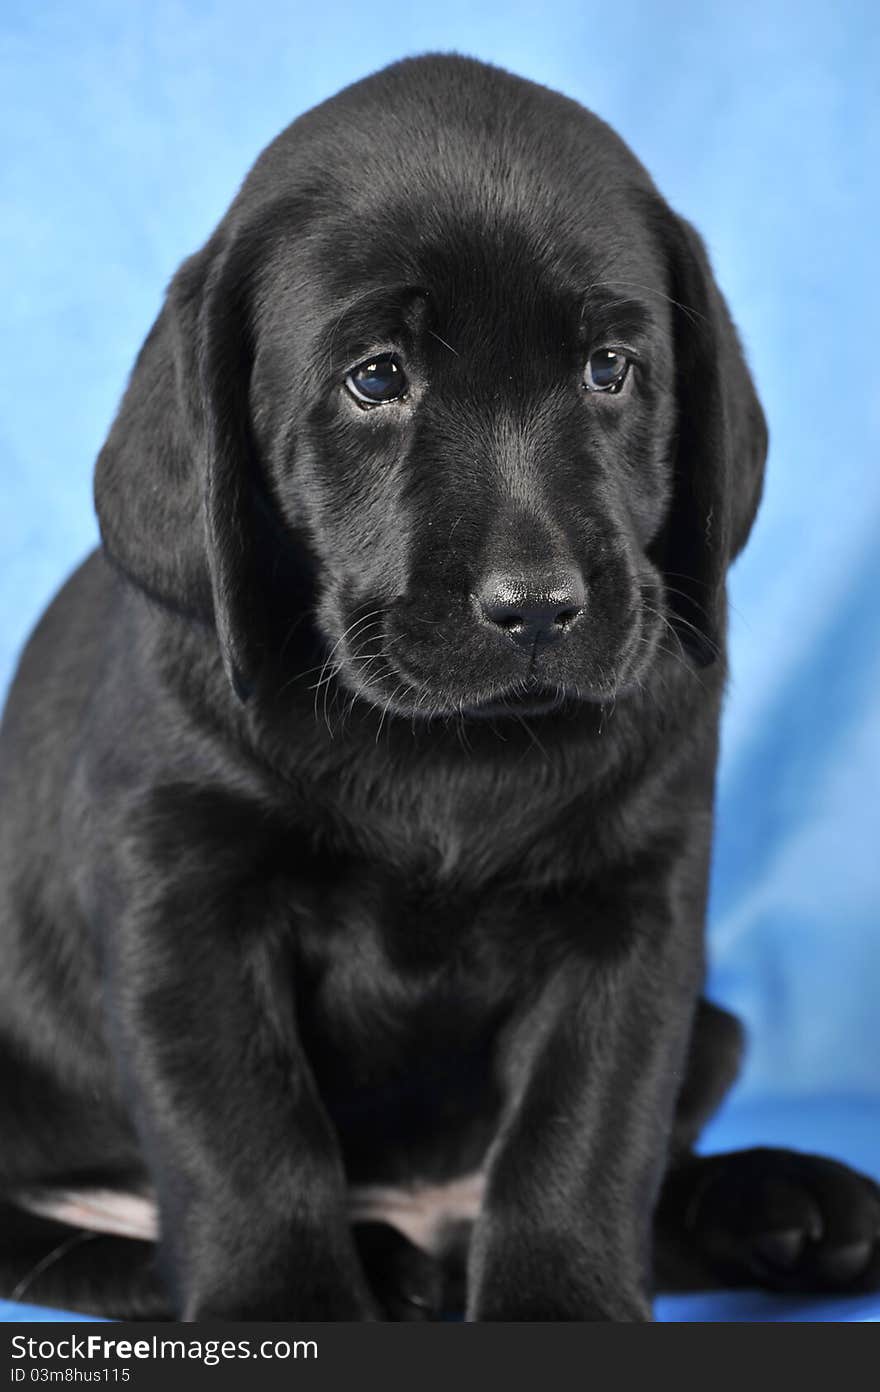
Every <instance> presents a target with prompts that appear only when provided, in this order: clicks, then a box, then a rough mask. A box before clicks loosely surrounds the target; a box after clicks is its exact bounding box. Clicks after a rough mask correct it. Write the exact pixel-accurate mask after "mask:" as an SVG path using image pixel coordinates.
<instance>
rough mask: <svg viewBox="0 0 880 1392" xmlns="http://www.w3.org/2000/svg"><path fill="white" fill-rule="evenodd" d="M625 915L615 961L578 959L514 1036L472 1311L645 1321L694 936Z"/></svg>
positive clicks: (475, 1264)
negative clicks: (654, 1227) (654, 1223)
mask: <svg viewBox="0 0 880 1392" xmlns="http://www.w3.org/2000/svg"><path fill="white" fill-rule="evenodd" d="M618 912H619V913H621V914H623V910H618ZM626 913H627V914H628V917H627V916H626V915H624V916H622V917H621V918H620V920H619V921H620V938H619V941H620V944H621V946H620V950H619V952H618V953H617V954H616V955H615V956H614V958H613V959H608V958H606V959H605V960H601V959H597V960H594V961H589V960H584V958H583V957H582V956H580V955H578V957H577V958H575V957H574V955H573V954H572V955H571V956H570V958H569V960H567V961H565V962H564V964H563V965H562V966H561V967H560V968H559V969H558V970H557V972H556V973H555V975H554V977H553V979H552V980H551V981H550V982H549V984H548V986H547V988H546V990H545V991H544V992H543V994H542V995H541V997H540V999H539V1000H538V1002H537V1003H536V1005H535V1006H534V1008H533V1009H532V1010H531V1011H530V1013H529V1014H528V1016H527V1018H526V1019H525V1020H523V1021H522V1022H521V1025H520V1027H519V1028H518V1029H517V1030H516V1031H515V1032H514V1033H513V1034H512V1036H511V1039H510V1042H509V1045H508V1048H507V1058H506V1070H507V1074H508V1078H509V1084H510V1100H509V1105H508V1109H507V1114H506V1120H505V1123H504V1125H503V1127H502V1130H501V1133H500V1135H499V1139H498V1141H497V1143H496V1145H495V1147H494V1150H493V1155H492V1158H491V1162H490V1166H489V1175H488V1183H487V1190H486V1197H485V1201H484V1206H483V1211H482V1213H481V1215H480V1218H479V1219H478V1221H477V1225H476V1228H475V1232H474V1239H473V1244H472V1256H471V1270H470V1277H469V1288H470V1299H469V1309H468V1318H469V1319H472V1320H481V1321H484V1320H518V1321H522V1320H576V1321H584V1320H614V1321H624V1322H626V1321H642V1320H649V1319H650V1318H651V1306H650V1298H649V1289H650V1283H651V1230H652V1216H653V1211H654V1206H655V1203H656V1197H657V1193H658V1190H659V1186H660V1182H661V1179H662V1175H663V1171H664V1168H665V1165H666V1159H667V1148H668V1140H669V1134H670V1129H671V1126H672V1118H673V1112H674V1106H675V1099H676V1095H677V1092H678V1089H679V1087H680V1084H681V1077H682V1069H683V1059H684V1056H685V1051H686V1047H687V1041H688V1037H689V1032H690V1026H691V1018H692V1013H693V1008H694V1005H695V1002H696V997H697V992H698V989H699V980H700V974H701V950H700V938H701V934H700V933H699V932H698V931H696V930H695V929H693V928H689V927H688V926H686V925H685V924H683V923H681V922H679V921H677V920H676V918H675V917H674V916H673V915H666V916H661V917H660V919H659V920H658V919H657V916H656V915H655V914H654V913H653V911H652V913H651V914H650V915H649V916H648V918H647V919H646V917H645V915H644V914H641V913H639V912H638V911H637V909H636V908H635V907H632V908H630V909H628V910H627V911H626ZM652 920H653V921H652ZM697 921H699V920H697Z"/></svg>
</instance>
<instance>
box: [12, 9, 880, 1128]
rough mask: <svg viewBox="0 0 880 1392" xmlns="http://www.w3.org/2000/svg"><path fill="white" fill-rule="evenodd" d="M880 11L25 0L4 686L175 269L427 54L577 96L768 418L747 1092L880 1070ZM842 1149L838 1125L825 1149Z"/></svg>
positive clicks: (727, 772)
mask: <svg viewBox="0 0 880 1392" xmlns="http://www.w3.org/2000/svg"><path fill="white" fill-rule="evenodd" d="M878 16H880V9H878V7H877V5H876V4H875V3H874V0H865V3H864V4H859V3H857V2H856V0H839V3H837V4H835V5H834V6H833V7H828V6H827V5H824V4H819V3H811V0H799V3H791V4H785V3H773V0H769V3H768V2H767V0H765V3H754V0H739V3H737V4H733V3H729V0H727V3H706V0H702V3H681V0H679V3H677V4H676V5H674V6H670V5H668V4H665V3H661V0H625V3H613V2H612V0H603V2H602V3H598V0H555V2H554V3H553V4H552V5H550V4H546V5H537V4H534V5H528V4H523V3H519V0H485V3H483V4H481V5H475V4H474V2H473V0H446V3H444V4H443V5H441V6H436V7H434V6H430V5H427V4H421V5H414V4H409V3H407V0H395V3H391V4H387V5H379V6H376V5H369V4H365V3H363V0H360V3H353V0H336V3H335V4H334V5H333V6H332V7H330V6H322V5H316V4H312V3H310V4H308V5H306V4H296V3H288V4H282V3H280V0H262V2H261V0H257V2H256V3H252V4H249V5H245V4H241V3H240V0H127V3H125V4H122V5H120V4H119V3H118V0H80V2H79V3H78V4H75V5H72V4H70V3H67V0H4V4H3V7H2V14H0V45H2V47H0V64H2V71H0V120H2V127H0V128H2V131H3V136H2V152H0V161H2V171H0V172H2V177H0V205H2V213H0V303H2V318H3V322H4V331H3V333H2V335H0V433H2V434H0V556H2V571H0V682H5V680H6V679H7V677H8V675H9V673H10V672H11V669H12V664H13V662H14V659H15V654H16V652H17V650H18V648H19V646H20V644H21V642H22V640H23V638H24V637H25V635H26V633H27V631H28V629H29V627H30V625H31V623H32V622H33V620H34V619H35V617H36V616H37V614H38V612H39V611H40V609H41V608H42V606H43V605H44V604H45V602H46V601H47V599H48V598H49V596H50V595H51V593H52V592H53V590H54V589H55V588H56V586H57V584H58V582H59V581H60V580H61V578H62V577H63V576H64V575H65V573H66V572H67V571H68V570H69V569H70V568H71V567H72V566H73V565H74V563H75V562H76V561H78V560H79V558H80V557H81V556H82V555H83V554H84V553H85V552H86V551H87V550H88V549H89V548H90V547H91V545H92V544H93V542H94V540H95V536H96V528H95V523H94V519H93V515H92V510H91V495H90V474H91V469H92V462H93V459H94V456H95V453H96V451H97V449H98V448H99V446H100V443H101V440H102V437H103V435H104V433H105V431H106V428H107V425H108V422H109V420H110V418H111V415H112V412H113V410H114V406H115V404H116V401H117V399H118V397H119V395H120V392H121V390H122V387H123V383H124V380H125V376H126V373H127V371H128V369H129V367H130V365H131V363H132V360H133V358H134V354H135V352H136V350H137V348H138V346H139V344H140V342H141V340H142V338H143V336H144V334H145V332H146V330H147V328H148V327H149V324H150V322H151V320H152V318H153V316H154V314H155V312H156V309H157V306H158V303H159V298H160V294H161V291H162V289H163V286H164V285H165V283H166V282H167V280H168V279H169V277H170V275H171V273H172V272H173V270H174V268H175V266H176V265H177V263H178V262H179V261H180V259H181V258H182V257H183V256H184V255H185V254H187V253H188V252H190V251H192V250H194V249H195V248H196V247H197V246H199V245H200V244H201V242H202V241H203V240H204V239H205V237H206V236H207V234H208V233H209V232H210V230H211V228H212V227H213V225H214V223H215V222H216V220H217V219H218V218H219V216H220V215H221V213H222V212H223V210H224V208H225V207H226V205H227V203H228V201H229V199H230V196H231V195H232V193H233V192H234V190H235V187H236V185H237V183H238V182H239V180H240V179H241V177H242V176H243V174H244V172H245V170H246V168H247V167H248V165H249V164H250V163H251V161H252V160H253V158H254V157H255V156H256V154H257V152H258V151H259V150H260V149H261V147H262V146H263V145H264V144H265V143H266V141H267V140H268V139H269V138H270V137H271V136H273V135H275V133H276V132H277V131H278V130H279V129H280V128H281V127H282V126H283V125H285V124H286V123H287V122H288V121H289V120H291V119H292V118H293V117H294V116H296V115H297V114H298V113H299V112H301V111H303V110H304V109H305V108H306V107H308V106H310V105H312V104H313V103H314V102H316V101H318V100H320V99H322V98H323V97H326V96H328V95H329V94H330V93H332V92H333V91H335V90H336V89H337V88H339V87H340V86H342V85H344V84H345V83H347V82H349V81H351V80H353V79H355V78H357V77H359V76H361V75H363V74H364V73H366V72H368V71H370V70H371V69H374V68H377V67H380V66H382V65H383V64H384V63H386V62H388V61H389V60H391V59H393V58H396V57H400V56H402V55H404V54H407V53H414V52H420V51H425V50H428V49H451V48H455V49H458V50H459V51H463V52H467V53H471V54H474V55H475V56H477V57H481V58H485V59H488V60H490V61H493V62H496V63H499V64H501V65H503V66H507V67H510V68H512V69H514V70H515V71H518V72H520V73H523V74H524V75H526V76H529V77H531V78H534V79H537V80H538V81H540V82H545V83H548V84H550V85H552V86H556V87H560V88H561V89H563V90H564V91H566V92H568V93H569V94H570V95H572V96H574V97H576V98H578V99H579V100H581V101H583V102H584V103H585V104H587V105H588V106H591V107H593V108H594V109H595V110H597V111H598V112H599V113H600V114H601V115H602V116H604V117H605V118H606V119H607V120H609V121H610V122H611V123H612V124H613V125H614V126H616V127H617V129H618V130H620V132H621V133H622V134H623V135H624V137H625V138H626V139H627V140H628V141H629V142H630V143H631V144H632V146H633V147H634V149H635V150H636V151H637V153H638V154H639V155H640V156H641V158H642V159H643V160H644V161H645V163H646V164H647V165H648V167H649V169H650V170H651V171H652V173H653V174H654V176H655V178H656V179H657V181H658V183H659V185H660V187H661V188H662V189H663V191H664V192H665V193H666V195H667V197H668V198H669V199H670V201H671V202H672V203H673V204H674V206H676V207H677V208H678V209H680V210H681V211H682V212H684V213H686V214H687V215H688V216H689V217H690V218H691V219H692V220H693V221H695V222H696V223H697V225H698V226H699V227H700V228H701V230H702V231H703V233H704V235H705V237H706V239H707V241H708V244H709V247H710V250H711V252H712V255H713V258H714V262H715V266H716V268H717V272H718V276H719V279H720V281H721V283H722V285H723V287H724V289H725V291H726V292H727V295H728V297H729V299H730V302H731V304H732V306H733V309H734V313H735V316H736V318H737V320H738V322H739V324H740V325H741V328H742V331H743V336H744V339H745V342H746V345H747V347H748V350H749V354H750V357H751V361H752V363H753V366H754V370H755V373H756V376H757V380H758V383H759V385H760V389H761V393H762V396H763V399H764V402H765V404H766V407H767V413H768V416H769V419H770V425H771V433H772V440H773V445H772V455H771V460H770V474H769V482H768V489H767V496H766V501H765V504H764V507H763V511H762V513H761V517H760V521H759V524H758V526H757V529H756V532H755V534H754V536H753V539H752V542H751V545H750V547H749V550H748V552H747V554H746V556H745V558H744V559H743V560H742V561H741V562H740V563H739V565H738V566H737V568H736V571H735V575H734V579H733V587H732V597H733V603H734V616H733V670H734V679H733V683H732V687H731V691H730V699H729V703H728V708H727V716H726V723H725V730H724V756H723V765H722V776H721V786H720V805H719V837H718V844H717V855H716V866H715V876H714V889H713V901H712V925H711V941H712V963H713V966H712V975H713V986H714V988H715V992H716V995H717V996H718V997H719V998H721V999H723V1000H725V1001H727V1002H729V1003H730V1004H732V1005H733V1006H734V1007H735V1008H736V1009H737V1010H739V1011H740V1012H741V1013H742V1014H743V1015H744V1016H745V1018H746V1019H747V1021H748V1022H749V1024H750V1026H751V1027H752V1035H753V1044H752V1048H751V1052H750V1056H749V1062H748V1067H747V1071H746V1074H745V1077H744V1079H743V1082H742V1084H741V1093H740V1096H741V1098H742V1099H744V1100H745V1101H747V1102H748V1101H754V1100H756V1099H759V1098H761V1097H768V1096H773V1095H776V1094H782V1093H784V1094H788V1095H789V1096H797V1095H803V1094H810V1093H811V1094H819V1093H826V1094H827V1093H835V1094H837V1095H838V1096H845V1095H847V1094H858V1093H861V1094H863V1095H865V1094H869V1095H870V1094H872V1095H874V1096H875V1097H876V1095H877V1093H878V1091H880V1069H878V1062H877V1060H878V1047H877V1040H878V1035H880V1030H878V1012H877V1005H876V1002H877V999H878V995H880V934H878V933H877V932H876V918H877V902H878V885H880V869H878V861H880V836H878V829H880V827H878V822H880V818H878V813H877V790H878V786H880V777H878V775H880V703H878V701H877V697H876V692H877V690H878V688H880V616H878V603H880V552H878V546H877V543H876V538H877V534H878V529H880V470H878V467H877V460H878V448H877V447H878V436H880V393H878V354H877V350H876V344H875V337H876V327H875V326H876V324H877V322H878V319H880V314H878V311H880V304H878V281H880V277H878V275H877V271H876V266H877V249H876V248H877V223H878V219H877V214H878V203H880V199H878V188H877V177H876V171H877V168H878V167H880V141H878V124H880V118H878V112H880V107H878V103H877V101H876V97H875V93H874V92H873V91H872V89H871V84H872V81H873V82H874V83H876V78H877V73H878V72H880V19H878ZM818 1139H819V1138H817V1140H818Z"/></svg>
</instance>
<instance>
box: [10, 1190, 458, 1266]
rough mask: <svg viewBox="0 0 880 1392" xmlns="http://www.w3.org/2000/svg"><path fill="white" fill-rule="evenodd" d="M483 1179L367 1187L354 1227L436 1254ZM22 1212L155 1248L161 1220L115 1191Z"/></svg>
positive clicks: (354, 1209)
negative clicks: (386, 1227)
mask: <svg viewBox="0 0 880 1392" xmlns="http://www.w3.org/2000/svg"><path fill="white" fill-rule="evenodd" d="M484 1187H485V1176H484V1175H483V1174H481V1173H477V1174H470V1175H464V1176H462V1177H461V1178H460V1179H453V1180H449V1181H447V1182H446V1183H442V1184H427V1183H413V1184H408V1185H391V1184H364V1185H357V1186H355V1187H354V1188H352V1189H350V1190H349V1193H348V1212H349V1217H350V1219H351V1221H352V1223H390V1225H391V1226H392V1227H394V1228H397V1230H398V1232H401V1233H403V1235H404V1237H407V1238H409V1240H410V1242H412V1243H414V1244H415V1246H416V1247H421V1248H422V1249H423V1250H424V1251H426V1252H430V1253H436V1252H438V1251H440V1250H441V1248H442V1246H443V1238H444V1233H445V1232H446V1231H447V1230H448V1228H449V1227H450V1226H451V1225H455V1224H459V1223H467V1222H473V1221H474V1219H475V1218H476V1216H477V1214H478V1212H479V1209H480V1204H481V1202H482V1198H483V1190H484ZM11 1197H12V1201H13V1202H14V1203H16V1204H17V1205H18V1206H19V1207H20V1208H24V1209H27V1210H28V1212H30V1213H35V1214H37V1215H38V1216H39V1217H41V1218H51V1219H53V1220H54V1221H55V1222H56V1223H67V1224H69V1225H70V1226H71V1227H75V1228H84V1229H85V1230H86V1231H87V1232H96V1233H107V1234H109V1235H111V1236H114V1237H129V1238H140V1239H141V1240H142V1241H144V1242H155V1241H156V1239H157V1237H158V1234H159V1218H158V1212H157V1209H156V1204H155V1201H154V1200H153V1198H152V1196H151V1195H149V1194H124V1193H121V1192H120V1191H119V1190H117V1189H26V1190H20V1191H19V1192H18V1193H17V1194H14V1195H12V1196H11Z"/></svg>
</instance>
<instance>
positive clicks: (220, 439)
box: [95, 233, 262, 700]
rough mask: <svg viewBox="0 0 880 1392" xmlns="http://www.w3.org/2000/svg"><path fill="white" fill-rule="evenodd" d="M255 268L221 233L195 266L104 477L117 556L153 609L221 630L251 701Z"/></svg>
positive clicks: (102, 510)
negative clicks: (251, 291) (251, 279)
mask: <svg viewBox="0 0 880 1392" xmlns="http://www.w3.org/2000/svg"><path fill="white" fill-rule="evenodd" d="M246 271H247V265H246V263H245V261H244V258H243V257H242V255H241V252H240V250H239V249H238V248H237V247H236V245H235V244H234V243H233V244H232V246H231V247H227V246H225V245H224V243H223V239H222V236H221V234H220V233H217V234H215V236H214V237H213V238H212V239H211V241H210V242H209V243H208V244H207V246H206V247H205V248H204V250H203V251H201V252H199V253H198V254H197V255H196V256H193V257H191V258H190V259H189V260H188V261H185V262H184V263H183V265H182V266H181V268H180V270H179V271H178V272H177V274H176V275H175V277H174V279H173V281H172V282H171V285H170V287H169V290H168V294H167V296H166V299H165V304H164V306H163V308H162V310H161V313H160V314H159V317H158V319H157V320H156V323H155V324H154V325H153V328H152V330H151V332H150V334H149V336H148V338H147V340H146V342H145V343H144V346H143V348H142V349H141V352H140V354H139V356H138V359H137V362H136V364H135V367H134V371H133V372H132V375H131V379H130V381H129V384H128V388H127V390H126V393H125V396H124V397H123V400H122V404H121V406H120V408H119V412H118V414H117V417H116V420H115V421H114V423H113V426H112V428H111V431H110V434H109V436H108V439H107V442H106V444H105V445H104V448H103V450H102V451H101V453H100V455H99V457H98V462H97V466H96V469H95V506H96V510H97V513H98V520H99V523H100V528H101V536H102V540H103V543H104V547H105V550H106V552H107V554H108V556H109V558H110V559H111V561H112V562H113V563H114V564H115V565H116V566H117V567H118V568H119V569H120V570H121V571H123V573H124V574H125V575H126V576H127V577H128V578H129V579H130V580H131V581H132V582H133V583H134V584H135V585H137V586H138V587H139V588H140V589H141V590H143V591H144V592H145V593H146V594H147V595H149V596H150V597H151V598H152V599H154V600H156V601H158V602H159V603H160V604H164V605H165V606H166V607H168V608H169V609H172V610H174V611H175V612H178V613H182V614H185V615H187V616H189V617H191V618H196V619H198V620H201V621H203V622H205V623H208V624H213V626H214V628H215V630H216V633H217V638H218V640H219V644H220V652H221V655H222V658H223V664H224V667H225V669H226V672H227V674H228V676H229V678H230V681H231V682H232V684H233V686H234V688H235V690H236V693H237V694H238V695H239V697H240V698H241V699H242V700H244V699H245V698H246V696H247V695H248V694H249V691H250V688H251V685H252V682H253V679H254V675H255V672H256V669H257V665H258V663H259V658H260V648H261V643H262V634H261V626H260V619H261V613H262V606H261V605H260V602H259V594H258V586H257V578H256V563H255V557H254V543H253V506H254V504H253V490H252V483H253V469H254V464H253V453H252V445H251V432H250V422H249V412H248V386H249V381H250V375H251V364H252V359H253V352H252V343H251V327H250V323H249V312H248V303H247V301H248V295H247V280H248V277H247V274H246Z"/></svg>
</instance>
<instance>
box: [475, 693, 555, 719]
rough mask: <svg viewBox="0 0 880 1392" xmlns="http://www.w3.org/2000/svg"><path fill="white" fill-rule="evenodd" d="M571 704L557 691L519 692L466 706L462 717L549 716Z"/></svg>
mask: <svg viewBox="0 0 880 1392" xmlns="http://www.w3.org/2000/svg"><path fill="white" fill-rule="evenodd" d="M569 703H570V698H569V697H567V696H565V695H564V694H563V695H559V693H558V692H556V691H535V692H529V691H526V692H517V693H516V694H511V695H510V696H507V697H501V698H499V699H497V700H492V701H481V702H480V703H479V704H478V705H474V706H465V707H464V708H463V710H462V715H464V716H466V717H468V719H477V720H489V719H495V718H497V717H500V716H516V715H520V716H523V715H548V714H549V713H550V712H551V711H559V710H562V708H563V706H565V705H568V704H569Z"/></svg>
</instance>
